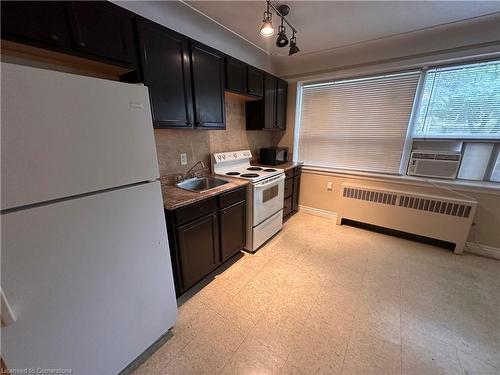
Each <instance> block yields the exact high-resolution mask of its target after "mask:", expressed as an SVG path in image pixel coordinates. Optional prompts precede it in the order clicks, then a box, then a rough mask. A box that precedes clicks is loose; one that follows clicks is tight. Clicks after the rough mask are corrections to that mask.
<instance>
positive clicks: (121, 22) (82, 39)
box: [1, 1, 137, 70]
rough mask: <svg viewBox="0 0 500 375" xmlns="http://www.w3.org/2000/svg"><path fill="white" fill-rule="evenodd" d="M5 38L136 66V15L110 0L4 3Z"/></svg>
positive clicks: (115, 63)
mask: <svg viewBox="0 0 500 375" xmlns="http://www.w3.org/2000/svg"><path fill="white" fill-rule="evenodd" d="M1 7H2V38H3V39H8V40H12V41H15V42H18V43H22V44H28V45H32V46H35V47H39V48H45V49H50V50H55V51H57V52H63V53H67V54H70V55H75V56H78V57H83V58H90V59H93V60H97V61H101V62H105V63H109V64H114V65H117V66H121V67H125V68H129V69H131V70H132V69H135V67H136V61H137V48H136V45H135V38H134V29H133V18H134V16H133V14H132V13H130V12H128V11H126V10H124V9H122V8H120V7H119V6H117V5H114V4H112V3H110V2H107V1H73V2H65V1H29V2H27V1H12V2H10V1H9V2H4V1H2V2H1Z"/></svg>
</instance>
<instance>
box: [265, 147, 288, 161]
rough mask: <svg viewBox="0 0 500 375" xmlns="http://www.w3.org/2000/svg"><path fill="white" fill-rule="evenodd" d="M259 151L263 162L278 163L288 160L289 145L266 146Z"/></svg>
mask: <svg viewBox="0 0 500 375" xmlns="http://www.w3.org/2000/svg"><path fill="white" fill-rule="evenodd" d="M259 152H260V160H259V162H260V163H261V164H268V165H277V164H281V163H286V162H287V161H288V147H266V148H261V149H260V150H259Z"/></svg>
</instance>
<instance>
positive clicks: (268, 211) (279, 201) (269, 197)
mask: <svg viewBox="0 0 500 375" xmlns="http://www.w3.org/2000/svg"><path fill="white" fill-rule="evenodd" d="M284 189H285V175H284V174H281V175H279V176H276V177H271V178H269V179H267V180H264V181H261V182H257V183H255V184H253V226H254V227H255V226H257V225H259V224H260V223H261V222H263V221H264V220H266V219H267V218H269V217H271V216H272V215H274V214H275V213H276V212H278V211H279V210H282V209H283V194H284Z"/></svg>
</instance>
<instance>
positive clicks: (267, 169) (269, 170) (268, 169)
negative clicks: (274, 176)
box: [264, 168, 276, 172]
mask: <svg viewBox="0 0 500 375" xmlns="http://www.w3.org/2000/svg"><path fill="white" fill-rule="evenodd" d="M264 172H276V169H273V168H266V169H264Z"/></svg>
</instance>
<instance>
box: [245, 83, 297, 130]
mask: <svg viewBox="0 0 500 375" xmlns="http://www.w3.org/2000/svg"><path fill="white" fill-rule="evenodd" d="M286 104H287V83H286V81H283V80H281V79H279V78H276V77H275V76H272V75H270V74H264V97H263V98H262V100H259V101H255V102H247V103H246V104H245V105H246V128H247V130H262V129H265V130H285V129H286V107H287V105H286Z"/></svg>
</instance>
